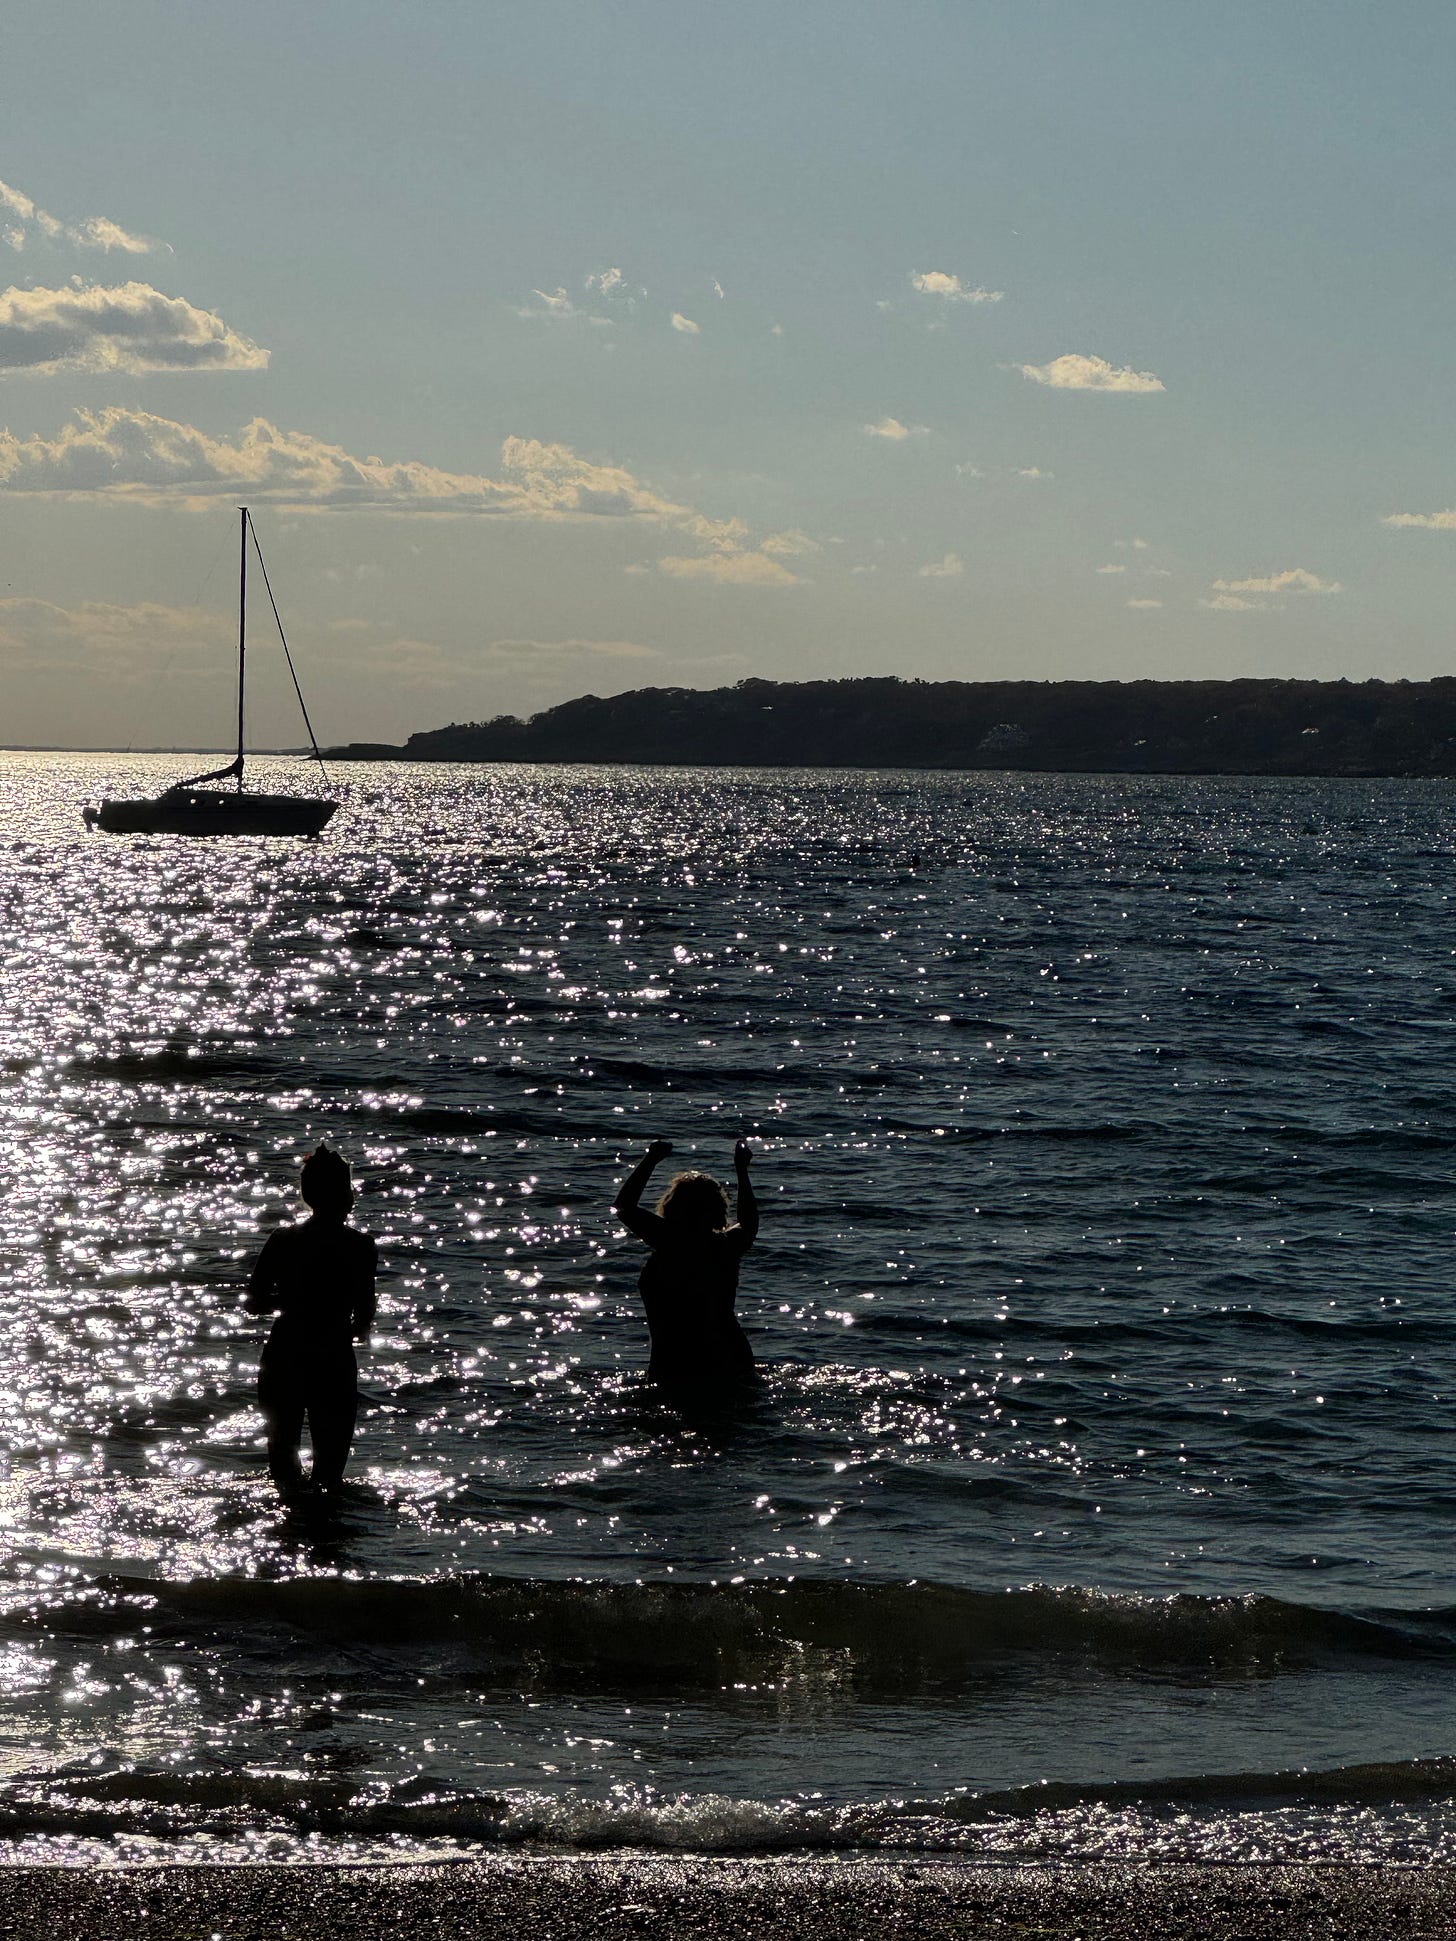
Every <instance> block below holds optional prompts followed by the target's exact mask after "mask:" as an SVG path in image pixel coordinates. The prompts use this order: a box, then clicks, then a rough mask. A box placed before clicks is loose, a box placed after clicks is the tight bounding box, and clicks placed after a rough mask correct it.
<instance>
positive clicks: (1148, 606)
mask: <svg viewBox="0 0 1456 1941" xmlns="http://www.w3.org/2000/svg"><path fill="white" fill-rule="evenodd" d="M1162 604H1163V603H1162V601H1161V600H1129V601H1128V605H1129V606H1130V607H1131V608H1132V609H1133V610H1134V611H1135V612H1137V613H1151V612H1152V610H1153V609H1154V608H1155V607H1160V606H1161V605H1162Z"/></svg>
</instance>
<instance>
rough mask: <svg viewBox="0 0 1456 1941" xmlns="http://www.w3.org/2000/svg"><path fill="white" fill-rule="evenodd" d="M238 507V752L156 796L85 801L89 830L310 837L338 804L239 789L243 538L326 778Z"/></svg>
mask: <svg viewBox="0 0 1456 1941" xmlns="http://www.w3.org/2000/svg"><path fill="white" fill-rule="evenodd" d="M238 510H239V512H240V513H241V515H242V518H241V532H240V540H241V559H240V563H239V569H238V752H237V754H236V755H234V757H233V759H232V760H231V761H230V762H229V763H228V765H227V767H226V768H214V769H210V770H209V771H208V773H207V774H206V775H194V776H193V777H192V778H191V779H190V780H189V781H185V782H174V783H173V784H172V786H171V788H169V789H167V790H165V791H164V792H163V793H162V794H161V795H153V796H142V797H139V798H137V799H134V800H131V801H109V800H108V801H103V802H88V803H87V804H86V806H85V807H84V808H83V809H82V811H81V814H82V816H83V818H84V819H85V823H86V826H87V828H88V829H101V830H104V831H105V833H106V834H107V835H112V836H316V835H317V834H318V833H319V831H320V830H321V829H322V828H323V826H324V824H325V823H326V822H327V821H328V819H329V817H330V816H331V815H332V814H333V813H334V811H335V809H337V808H338V806H339V805H338V803H337V802H329V801H326V800H325V799H324V798H323V797H322V796H316V795H264V794H262V793H261V792H259V791H258V790H256V789H253V790H248V789H244V787H243V732H244V726H245V715H244V697H245V695H246V692H247V689H246V680H247V664H248V541H249V540H250V539H251V540H252V543H253V550H254V552H255V553H257V555H258V568H259V571H260V572H261V573H262V575H263V585H264V587H265V589H266V590H267V594H268V604H269V605H270V606H271V607H272V608H273V618H274V619H275V620H276V621H278V637H279V639H280V640H282V641H283V654H284V658H285V659H286V660H287V662H288V671H289V673H290V674H291V675H292V676H293V691H294V693H295V694H296V695H297V696H298V705H299V707H300V708H301V709H302V710H303V725H304V726H305V727H306V728H307V729H308V738H309V742H310V744H311V745H312V747H313V752H314V759H315V760H316V761H317V763H318V765H319V773H320V774H321V775H322V776H323V778H324V786H325V788H327V787H328V779H329V778H328V773H327V771H326V770H325V768H324V762H323V756H322V755H320V754H319V745H318V742H317V741H316V740H315V739H314V732H313V723H312V722H311V721H310V720H309V718H308V708H307V706H306V705H305V702H304V699H303V689H302V688H301V687H300V686H299V685H298V675H297V674H296V673H294V668H293V656H292V654H290V653H289V651H288V641H287V639H286V638H285V636H284V633H283V622H282V621H281V620H279V619H278V606H277V603H276V601H275V600H274V598H273V589H272V587H271V586H269V585H268V568H267V567H266V566H265V565H264V564H263V551H262V548H261V547H260V546H259V544H258V535H257V533H256V531H255V530H254V528H253V521H252V519H251V517H250V516H249V513H248V508H247V507H246V506H239V508H238ZM228 781H235V782H236V783H237V787H236V788H235V789H215V788H209V787H208V784H209V783H210V782H228Z"/></svg>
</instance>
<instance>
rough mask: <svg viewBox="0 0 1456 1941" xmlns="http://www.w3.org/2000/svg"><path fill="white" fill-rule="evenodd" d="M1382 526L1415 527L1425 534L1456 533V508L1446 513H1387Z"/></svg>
mask: <svg viewBox="0 0 1456 1941" xmlns="http://www.w3.org/2000/svg"><path fill="white" fill-rule="evenodd" d="M1380 523H1381V525H1382V526H1415V527H1418V528H1419V529H1420V530H1422V531H1423V532H1456V506H1453V507H1451V508H1449V509H1448V510H1447V511H1445V512H1387V513H1386V515H1385V517H1384V518H1383V519H1382V520H1381V522H1380Z"/></svg>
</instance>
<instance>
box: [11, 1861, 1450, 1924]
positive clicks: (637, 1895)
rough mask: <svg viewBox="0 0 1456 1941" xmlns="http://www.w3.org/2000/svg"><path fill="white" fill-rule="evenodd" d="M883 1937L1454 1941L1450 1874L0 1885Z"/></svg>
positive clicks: (66, 1879) (32, 1878) (52, 1877)
mask: <svg viewBox="0 0 1456 1941" xmlns="http://www.w3.org/2000/svg"><path fill="white" fill-rule="evenodd" d="M885 1934H893V1935H906V1936H914V1937H916V1941H938V1937H942V1936H952V1935H954V1936H957V1937H963V1938H964V1937H980V1936H987V1937H1001V1938H1004V1937H1009V1936H1030V1935H1036V1936H1039V1937H1041V1938H1042V1941H1056V1938H1057V1937H1066V1941H1071V1937H1074V1936H1077V1937H1081V1941H1114V1938H1115V1941H1171V1938H1172V1937H1177V1941H1235V1937H1237V1941H1265V1937H1268V1938H1269V1941H1276V1937H1277V1941H1303V1937H1305V1936H1310V1937H1313V1936H1319V1937H1321V1941H1331V1937H1345V1936H1348V1937H1351V1941H1355V1937H1360V1941H1385V1937H1387V1936H1389V1937H1406V1936H1410V1937H1414V1936H1423V1937H1433V1936H1456V1868H1444V1867H1424V1868H1421V1867H1417V1868H1391V1867H1368V1868H1367V1867H1347V1866H1334V1865H1331V1866H1295V1867H1264V1866H1209V1865H1202V1866H1188V1865H1182V1864H1173V1863H1169V1864H1163V1863H1151V1864H1150V1863H1139V1864H1130V1865H1118V1864H1109V1863H1097V1864H1089V1865H1082V1866H1059V1867H1028V1866H1013V1867H997V1866H984V1865H976V1864H974V1863H972V1862H967V1861H945V1860H922V1861H910V1860H885V1859H880V1858H874V1859H869V1858H858V1857H854V1856H842V1857H838V1858H833V1859H824V1858H818V1857H814V1858H809V1857H795V1856H791V1855H781V1856H774V1857H773V1858H756V1859H745V1860H732V1859H719V1858H712V1859H709V1858H702V1857H696V1856H690V1855H684V1856H672V1857H666V1856H662V1855H657V1854H653V1855H643V1854H606V1855H593V1856H592V1857H590V1858H586V1857H580V1856H569V1857H568V1856H542V1855H530V1856H527V1855H519V1854H517V1855H509V1856H496V1855H492V1856H491V1857H489V1858H486V1859H480V1860H470V1861H462V1862H447V1863H440V1864H434V1865H429V1866H403V1865H401V1866H388V1867H366V1866H357V1867H353V1866H351V1867H332V1866H321V1867H269V1866H258V1867H252V1866H245V1867H186V1866H174V1867H138V1868H128V1869H124V1870H123V1869H116V1870H112V1869H101V1868H76V1869H70V1868H61V1867H35V1868H31V1867H17V1868H0V1936H4V1937H7V1938H8V1937H12V1936H16V1937H20V1936H24V1937H29V1936H38V1937H39V1936H45V1937H47V1941H118V1938H119V1941H183V1937H186V1941H213V1937H217V1941H244V1938H245V1937H246V1938H247V1941H251V1937H254V1936H257V1937H259V1941H262V1938H263V1937H267V1941H294V1938H295V1937H298V1941H303V1937H308V1941H326V1938H327V1937H334V1936H349V1937H353V1936H356V1935H357V1936H361V1937H368V1941H376V1938H381V1941H382V1938H383V1937H390V1938H391V1941H395V1938H398V1941H413V1938H414V1937H416V1936H418V1937H420V1941H425V1938H426V1937H429V1941H441V1938H442V1937H444V1938H446V1941H448V1938H449V1937H454V1936H460V1937H467V1936H468V1937H476V1936H480V1937H489V1941H577V1937H581V1941H587V1937H592V1938H593V1941H615V1938H616V1937H618V1936H621V1937H628V1936H630V1937H650V1938H651V1941H656V1937H659V1936H660V1937H662V1941H688V1938H689V1937H709V1936H712V1937H723V1938H724V1941H726V1938H727V1937H729V1936H734V1937H758V1936H762V1937H765V1941H766V1938H767V1937H770V1936H772V1937H774V1941H820V1937H824V1938H825V1941H858V1937H860V1936H866V1937H869V1936H875V1937H878V1936H881V1935H885Z"/></svg>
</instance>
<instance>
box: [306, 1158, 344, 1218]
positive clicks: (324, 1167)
mask: <svg viewBox="0 0 1456 1941" xmlns="http://www.w3.org/2000/svg"><path fill="white" fill-rule="evenodd" d="M298 1190H299V1191H300V1192H301V1193H302V1195H303V1197H304V1200H305V1201H306V1202H307V1204H308V1205H309V1206H310V1207H312V1208H313V1210H314V1212H315V1213H319V1214H322V1215H323V1217H324V1218H325V1219H326V1220H328V1219H335V1220H342V1219H345V1218H347V1216H348V1212H349V1209H350V1207H351V1206H352V1205H353V1204H354V1182H353V1179H352V1178H351V1177H350V1174H349V1162H348V1160H347V1159H345V1157H344V1155H343V1154H342V1153H338V1152H335V1151H334V1149H333V1147H332V1146H325V1145H320V1146H318V1147H317V1148H316V1149H315V1150H314V1151H313V1152H311V1153H310V1154H309V1156H308V1158H307V1159H305V1160H304V1162H303V1171H302V1172H301V1173H300V1174H299V1179H298Z"/></svg>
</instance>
